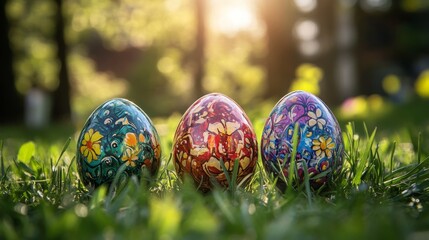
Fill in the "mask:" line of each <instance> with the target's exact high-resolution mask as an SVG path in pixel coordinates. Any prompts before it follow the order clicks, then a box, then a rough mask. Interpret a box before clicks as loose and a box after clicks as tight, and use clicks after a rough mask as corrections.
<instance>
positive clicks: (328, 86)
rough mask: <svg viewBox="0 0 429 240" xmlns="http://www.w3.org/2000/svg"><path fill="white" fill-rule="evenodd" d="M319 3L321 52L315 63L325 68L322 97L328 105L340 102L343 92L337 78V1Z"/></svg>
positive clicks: (318, 18) (324, 0) (317, 17)
mask: <svg viewBox="0 0 429 240" xmlns="http://www.w3.org/2000/svg"><path fill="white" fill-rule="evenodd" d="M318 4H319V6H318V9H317V11H316V22H317V23H318V24H319V27H320V43H321V44H320V45H321V54H320V56H318V57H317V60H316V61H315V63H316V65H317V66H319V67H321V68H322V69H323V79H322V82H321V84H320V90H321V94H320V97H321V98H322V99H323V101H324V102H325V103H327V104H328V105H333V104H339V103H340V101H341V99H340V96H341V94H338V91H339V88H338V84H337V82H336V78H335V63H336V56H337V54H336V53H337V44H336V40H337V39H336V31H335V30H336V26H335V20H336V14H337V11H336V7H337V1H334V0H323V1H318Z"/></svg>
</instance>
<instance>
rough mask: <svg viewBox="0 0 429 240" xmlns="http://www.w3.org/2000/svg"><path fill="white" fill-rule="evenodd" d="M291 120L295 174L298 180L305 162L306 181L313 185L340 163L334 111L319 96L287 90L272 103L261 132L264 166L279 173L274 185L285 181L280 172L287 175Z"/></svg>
mask: <svg viewBox="0 0 429 240" xmlns="http://www.w3.org/2000/svg"><path fill="white" fill-rule="evenodd" d="M295 124H298V128H297V130H298V133H297V137H298V142H297V155H296V164H297V172H298V176H299V178H300V181H302V180H303V178H304V171H305V167H304V165H305V166H306V168H307V171H308V173H309V174H310V184H311V186H312V187H313V188H314V189H317V188H319V187H321V186H322V185H323V184H325V183H326V182H327V179H328V177H330V176H331V175H332V172H334V171H337V170H338V169H339V168H340V167H341V165H342V155H343V151H344V150H343V149H344V146H343V140H342V136H341V129H340V126H339V124H338V122H337V120H336V118H335V116H334V114H333V113H332V112H331V111H330V110H329V108H328V107H327V106H326V105H325V104H324V103H323V102H322V100H320V99H319V98H317V97H316V96H314V95H312V94H310V93H307V92H304V91H295V92H292V93H289V94H287V95H286V96H284V97H283V98H282V99H281V100H280V101H279V102H278V103H277V104H276V105H275V106H274V108H273V110H272V111H271V113H270V116H269V118H268V119H267V121H266V123H265V126H264V130H263V134H262V141H261V153H262V154H261V155H262V160H263V163H264V167H265V169H266V170H267V171H268V172H270V173H273V174H274V175H275V176H277V177H279V180H278V181H277V186H278V187H279V188H280V189H281V190H284V189H285V187H286V182H285V181H284V180H283V176H285V177H286V179H287V178H288V176H289V172H288V170H289V166H290V162H291V155H292V148H293V139H292V138H293V135H294V129H295ZM321 173H324V174H321ZM319 174H320V175H319ZM318 175H319V176H318ZM320 176H321V177H320Z"/></svg>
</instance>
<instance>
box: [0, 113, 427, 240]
mask: <svg viewBox="0 0 429 240" xmlns="http://www.w3.org/2000/svg"><path fill="white" fill-rule="evenodd" d="M261 116H264V115H263V114H257V113H255V114H252V115H251V118H252V121H253V124H254V127H255V130H256V132H257V136H258V141H260V139H259V138H260V136H261V132H262V128H263V124H264V118H263V117H261ZM179 118H180V116H177V115H174V116H172V117H170V118H167V119H156V120H155V122H156V123H157V128H158V129H159V132H160V135H161V139H162V141H161V144H162V149H163V164H162V166H161V169H160V171H159V174H158V177H157V179H155V180H153V181H149V182H148V181H146V180H142V181H139V180H137V178H134V177H133V178H130V179H129V180H128V181H127V182H120V181H118V182H117V183H116V188H113V187H112V188H106V187H101V188H98V189H97V190H95V191H94V192H88V191H87V190H86V189H85V188H84V186H83V185H82V183H81V182H80V180H79V177H78V174H77V171H76V163H75V159H74V157H75V151H76V142H75V139H76V135H75V133H74V132H73V131H70V129H68V128H66V129H63V130H62V131H59V130H48V131H49V132H50V133H49V134H48V135H47V136H42V137H40V138H37V137H32V138H30V139H31V140H33V141H31V142H27V140H28V139H29V138H28V136H27V135H26V134H25V133H24V134H23V133H20V134H17V135H16V136H15V137H13V136H12V134H13V133H14V132H19V131H18V130H10V134H9V135H8V136H6V135H1V134H0V139H3V140H0V174H1V175H0V239H49V238H51V239H52V238H55V239H57V238H64V239H131V238H138V239H159V238H160V239H180V238H186V239H202V238H204V239H224V238H226V239H427V238H429V209H428V208H429V204H428V203H429V171H428V169H429V158H428V154H427V152H426V150H427V145H426V144H427V143H428V141H429V139H428V138H426V137H425V135H424V134H418V133H417V134H415V133H411V131H408V130H407V129H400V128H395V129H394V130H392V129H388V130H387V131H386V129H383V126H382V125H381V126H380V125H378V127H377V130H376V129H375V127H374V128H373V127H366V125H363V124H359V125H358V124H356V125H355V124H353V123H350V124H345V123H342V125H341V127H342V129H343V136H344V141H345V150H346V151H345V152H346V154H345V160H344V165H343V168H342V170H341V172H340V173H339V174H338V175H336V176H335V178H333V179H332V180H331V181H330V182H329V184H328V186H327V187H326V188H324V189H322V190H320V191H319V192H312V191H310V190H309V187H308V184H306V183H304V184H302V185H300V186H296V187H295V188H292V187H289V188H288V189H287V191H286V193H285V194H282V193H280V192H279V191H278V190H277V189H276V187H275V182H276V179H275V178H273V177H272V176H269V175H267V173H266V172H265V171H264V169H263V167H262V162H261V160H260V159H259V160H258V164H257V167H256V171H255V174H254V176H253V177H252V178H251V179H250V184H249V185H248V186H247V187H243V186H240V183H237V182H235V180H234V173H233V174H232V175H228V179H229V180H228V181H229V182H230V183H231V184H230V185H231V187H230V188H229V189H227V190H222V189H215V190H214V191H213V192H211V193H208V194H202V193H200V192H198V191H197V190H195V187H194V186H193V185H192V184H191V183H189V181H187V180H186V179H185V181H184V182H182V181H180V180H178V178H177V175H176V174H175V171H174V167H173V164H172V162H171V157H170V151H171V144H172V140H171V139H172V137H173V136H172V135H173V133H174V130H175V127H176V126H177V123H178V120H179ZM357 128H359V129H360V130H357ZM0 130H1V129H0ZM396 130H398V131H396ZM55 131H56V132H55ZM380 132H381V135H379V133H380ZM389 132H390V135H389ZM422 132H423V133H424V131H422ZM55 133H57V134H55ZM3 134H5V132H4V131H3ZM11 136H12V137H11ZM55 136H56V137H55ZM292 176H293V175H292V174H291V175H290V177H292ZM305 177H306V179H307V180H308V179H309V178H310V177H311V176H308V175H306V176H305Z"/></svg>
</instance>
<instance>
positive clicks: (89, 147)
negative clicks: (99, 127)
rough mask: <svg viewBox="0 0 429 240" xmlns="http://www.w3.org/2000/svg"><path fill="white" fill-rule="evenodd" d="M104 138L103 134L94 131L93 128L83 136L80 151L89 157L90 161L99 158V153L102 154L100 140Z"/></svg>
mask: <svg viewBox="0 0 429 240" xmlns="http://www.w3.org/2000/svg"><path fill="white" fill-rule="evenodd" d="M102 138H103V135H101V134H100V132H97V131H94V129H92V128H91V129H89V131H88V132H86V133H85V135H84V136H83V140H82V144H81V146H80V153H82V155H83V156H85V157H86V158H87V160H88V162H89V163H90V162H92V161H93V160H97V158H98V155H100V153H101V149H100V148H101V147H100V142H101V139H102Z"/></svg>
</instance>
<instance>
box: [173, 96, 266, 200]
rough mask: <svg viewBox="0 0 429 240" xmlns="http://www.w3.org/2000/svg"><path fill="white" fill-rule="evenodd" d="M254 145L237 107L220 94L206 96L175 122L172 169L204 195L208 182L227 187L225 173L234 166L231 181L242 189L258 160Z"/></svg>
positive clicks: (253, 134) (242, 114) (252, 136)
mask: <svg viewBox="0 0 429 240" xmlns="http://www.w3.org/2000/svg"><path fill="white" fill-rule="evenodd" d="M257 145H258V143H257V140H256V136H255V132H254V130H253V127H252V124H251V122H250V120H249V119H248V117H247V116H246V114H245V113H244V111H243V110H242V109H241V108H240V107H239V106H238V104H237V103H235V102H234V101H233V100H232V99H230V98H228V97H226V96H224V95H222V94H218V93H212V94H207V95H205V96H203V97H201V98H200V99H198V100H197V101H195V102H194V103H193V104H192V105H191V106H190V107H189V109H188V110H187V111H186V112H185V114H184V115H183V117H182V119H181V120H180V122H179V125H178V127H177V130H176V133H175V135H174V142H173V159H174V163H175V168H176V171H177V173H178V175H179V176H181V177H182V178H183V177H184V175H185V174H186V175H188V176H190V177H191V178H192V179H193V180H194V181H195V184H196V185H197V186H198V187H199V189H200V190H201V191H203V192H207V191H209V190H210V189H212V188H213V186H214V185H213V184H212V181H215V182H216V183H218V185H220V186H222V187H225V188H226V187H228V181H227V177H226V175H225V173H227V174H229V175H231V176H232V175H233V174H232V173H233V169H234V164H235V163H238V166H237V167H238V169H237V167H236V170H237V173H238V174H237V179H235V180H236V182H237V184H239V183H241V182H242V181H243V185H245V184H246V183H247V181H246V180H249V179H250V176H251V175H252V174H253V171H254V168H255V164H256V161H257V159H258V147H257ZM236 160H237V161H236ZM222 164H223V165H222ZM225 170H226V171H225Z"/></svg>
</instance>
